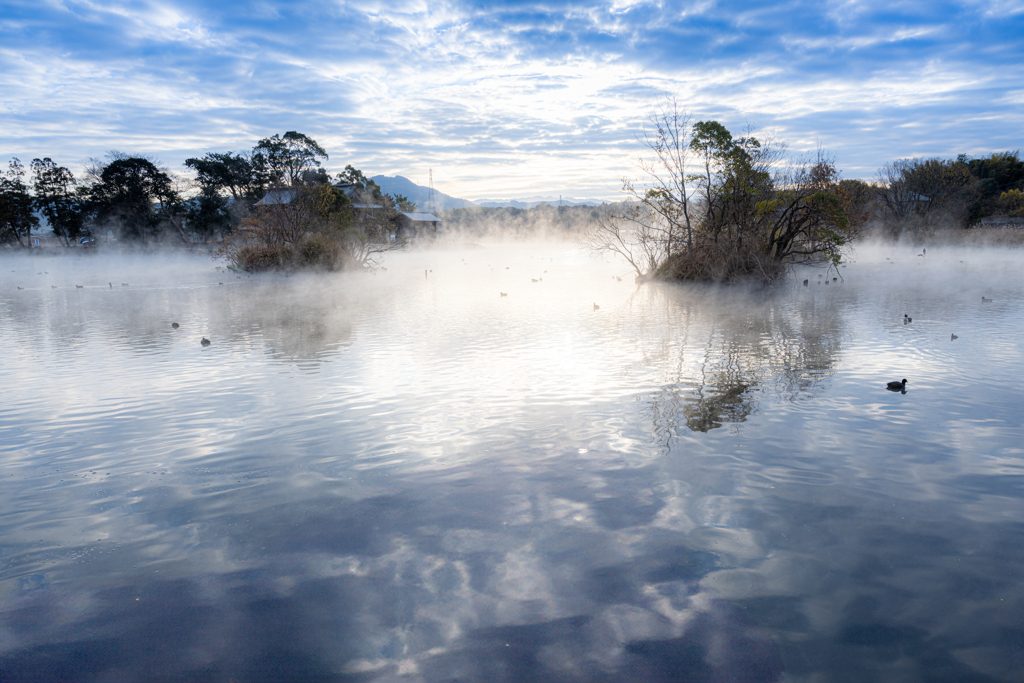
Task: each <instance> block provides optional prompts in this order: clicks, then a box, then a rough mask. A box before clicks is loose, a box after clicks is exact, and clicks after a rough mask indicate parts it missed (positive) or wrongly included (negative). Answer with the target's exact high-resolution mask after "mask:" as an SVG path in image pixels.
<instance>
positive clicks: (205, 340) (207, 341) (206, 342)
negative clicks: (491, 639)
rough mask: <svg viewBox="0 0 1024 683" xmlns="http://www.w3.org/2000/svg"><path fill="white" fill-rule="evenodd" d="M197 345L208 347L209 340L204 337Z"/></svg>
mask: <svg viewBox="0 0 1024 683" xmlns="http://www.w3.org/2000/svg"><path fill="white" fill-rule="evenodd" d="M199 343H200V344H202V345H203V346H209V345H210V340H209V339H207V338H206V337H203V341H201V342H199Z"/></svg>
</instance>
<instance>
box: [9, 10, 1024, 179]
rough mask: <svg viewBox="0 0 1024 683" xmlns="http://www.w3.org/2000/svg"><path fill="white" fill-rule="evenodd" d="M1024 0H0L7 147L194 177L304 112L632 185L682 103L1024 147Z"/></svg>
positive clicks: (326, 125)
mask: <svg viewBox="0 0 1024 683" xmlns="http://www.w3.org/2000/svg"><path fill="white" fill-rule="evenodd" d="M1022 65H1024V0H995V1H993V2H959V3H957V2H942V1H941V0H940V1H937V2H902V1H900V0H885V1H875V0H870V1H864V2H861V1H856V0H853V1H849V2H830V1H827V0H825V1H822V0H790V1H788V2H762V3H743V2H730V1H720V2H719V1H714V0H709V1H706V2H692V3H649V2H631V1H630V0H613V1H612V2H607V3H588V4H576V3H571V2H559V1H557V0H550V1H549V2H501V1H498V2H458V1H455V2H418V1H404V0H396V1H394V2H387V3H384V2H379V0H367V1H360V2H345V1H338V0H335V1H323V0H298V1H296V2H276V1H272V0H267V1H260V2H245V1H239V0H222V1H220V2H216V3H203V2H198V1H192V0H168V1H165V2H152V1H147V0H123V1H122V2H105V1H103V0H82V1H79V0H64V1H60V0H0V162H2V163H6V161H7V159H9V158H10V157H12V156H17V157H20V158H21V160H22V161H23V162H26V163H27V161H28V160H30V159H32V158H34V157H44V156H49V157H52V158H53V159H54V160H55V161H56V162H57V163H60V164H63V165H66V166H69V167H70V168H72V169H73V170H78V169H81V168H82V167H83V165H84V163H85V162H86V160H87V159H88V158H89V157H102V156H103V155H104V154H105V153H106V152H108V151H109V150H120V151H124V152H128V153H138V154H145V155H148V156H150V157H154V158H156V159H158V160H159V161H160V162H161V163H162V164H163V166H164V167H166V168H167V169H168V170H170V171H172V172H175V173H180V174H185V171H186V169H185V168H184V167H183V165H182V164H183V162H184V160H185V159H186V158H188V157H191V156H199V155H202V154H204V153H206V152H211V151H217V152H223V151H229V150H231V151H242V150H247V149H251V148H252V146H253V145H254V144H255V143H256V142H257V141H258V140H259V139H260V138H263V137H267V136H270V135H273V134H275V133H284V132H286V131H290V130H295V131H298V132H301V133H305V134H306V135H309V136H310V137H312V138H314V139H315V140H317V141H318V142H319V143H320V144H321V145H322V146H323V147H324V148H325V149H326V150H327V152H328V153H329V155H330V158H329V159H328V160H326V161H325V162H324V165H325V167H326V168H327V169H328V170H330V171H332V172H333V171H340V170H341V169H343V168H344V167H345V165H346V164H351V165H353V166H355V167H356V168H359V169H360V170H362V171H364V173H366V175H367V176H371V175H377V174H384V175H404V176H406V177H408V178H409V179H411V180H413V181H414V182H417V183H419V184H422V185H426V184H427V182H428V172H429V170H430V169H433V178H434V186H435V187H436V188H437V189H439V190H441V191H443V192H445V193H447V194H449V195H452V196H455V197H461V198H465V199H483V198H501V199H508V198H522V197H528V196H537V195H559V194H562V195H565V196H567V197H568V196H573V197H577V198H583V197H586V198H607V199H615V198H617V197H618V196H620V194H619V190H620V188H621V183H622V179H623V178H638V179H641V180H642V175H641V174H640V172H639V171H638V170H637V168H636V165H635V159H636V157H637V155H638V154H639V153H640V151H641V147H640V145H639V143H638V140H637V136H638V134H639V133H640V131H641V127H642V125H643V124H644V122H645V120H646V118H647V117H648V116H649V115H650V114H651V113H652V112H654V111H656V110H657V108H658V107H659V106H660V105H661V104H663V103H664V102H665V101H666V98H675V99H676V100H677V101H678V103H679V105H680V107H681V108H683V109H684V110H685V111H686V112H688V113H689V114H690V115H691V116H692V117H693V119H694V120H709V119H714V120H717V121H720V122H722V123H723V124H724V125H726V127H728V128H729V129H730V130H732V131H734V132H740V131H742V130H744V129H746V128H747V127H748V126H753V127H754V128H755V129H757V130H759V131H760V134H761V135H770V136H773V137H774V138H775V139H776V140H777V141H779V142H782V143H784V144H785V145H786V146H787V147H788V149H789V150H790V151H791V152H792V153H793V154H794V155H796V156H799V155H801V154H810V153H812V152H813V151H814V150H816V149H818V148H819V147H821V148H824V149H825V150H827V151H828V152H829V153H831V154H832V155H834V156H835V158H836V162H837V165H838V166H839V168H840V169H841V170H842V172H843V176H844V177H847V178H862V179H865V180H870V179H872V178H874V177H875V175H876V173H877V170H878V168H879V167H880V166H882V165H883V164H885V163H888V162H890V161H893V160H895V159H897V158H903V157H931V156H940V157H952V156H956V155H957V154H960V153H965V154H970V155H972V156H981V155H985V154H988V153H991V152H993V151H1003V150H1015V149H1020V148H1024V70H1022V68H1021V67H1022Z"/></svg>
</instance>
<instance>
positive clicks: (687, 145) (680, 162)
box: [587, 101, 851, 281]
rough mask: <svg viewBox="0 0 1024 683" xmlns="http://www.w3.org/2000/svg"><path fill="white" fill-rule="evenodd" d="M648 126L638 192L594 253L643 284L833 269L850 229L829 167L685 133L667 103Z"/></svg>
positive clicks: (695, 131) (598, 237) (707, 132)
mask: <svg viewBox="0 0 1024 683" xmlns="http://www.w3.org/2000/svg"><path fill="white" fill-rule="evenodd" d="M650 122H651V123H652V124H653V128H651V129H645V130H644V134H643V135H642V136H641V137H640V142H641V144H643V146H644V147H646V149H647V150H648V154H647V155H646V156H643V157H641V160H640V162H639V163H638V167H639V168H640V169H641V170H642V171H643V172H644V173H645V175H646V183H645V184H644V185H643V186H637V185H634V184H633V182H631V181H625V182H624V183H623V189H624V190H625V192H626V193H627V194H628V195H629V198H630V201H628V202H627V203H626V205H625V209H624V210H622V211H620V212H618V213H616V214H613V215H612V216H611V217H610V218H608V219H606V220H602V221H599V222H598V223H597V225H596V227H595V228H593V229H592V230H591V231H590V232H589V233H588V235H587V243H588V246H590V247H591V248H592V249H595V250H598V251H612V252H615V253H618V254H619V255H621V256H623V257H624V258H625V259H626V261H627V262H629V263H630V264H631V265H632V266H633V268H634V269H635V270H636V272H637V275H638V276H641V277H643V276H646V275H649V274H651V273H652V272H657V273H658V275H659V276H662V277H667V278H672V279H687V280H712V281H723V280H731V279H734V278H738V277H747V276H756V277H759V278H761V279H763V280H765V281H772V280H774V279H776V278H778V277H779V276H780V275H781V274H783V273H784V272H785V271H786V269H787V268H788V266H789V264H791V263H793V262H796V261H811V262H827V263H831V264H833V265H836V264H838V263H839V259H840V258H841V250H842V247H843V245H844V244H846V242H847V240H848V239H849V236H850V229H851V228H850V222H849V220H848V218H847V216H846V213H845V206H846V204H845V203H844V200H843V195H842V193H841V192H840V190H839V180H840V179H839V174H838V172H837V171H836V168H835V164H834V162H833V161H832V160H831V159H829V158H826V157H825V156H824V155H823V154H822V153H821V152H819V154H818V157H817V159H815V160H814V161H813V162H812V161H807V162H799V163H793V162H790V163H789V164H785V165H780V164H779V162H780V160H782V158H783V152H782V148H781V147H779V146H777V145H775V144H774V143H773V141H772V140H770V139H769V140H767V141H762V140H759V139H757V138H755V137H754V136H753V135H750V134H749V133H748V134H747V135H745V136H743V137H740V138H734V137H733V135H732V133H730V132H729V130H728V129H726V127H725V126H723V125H722V124H721V123H719V122H717V121H698V122H697V123H695V124H692V125H690V119H689V117H687V116H686V115H685V114H683V113H681V112H680V111H679V109H678V106H677V105H676V103H675V101H669V102H668V103H667V104H666V105H665V106H664V107H663V108H662V109H661V110H660V111H659V112H658V113H657V114H656V115H654V116H653V117H651V119H650ZM690 155H692V156H693V160H694V162H695V164H693V166H696V172H694V169H693V167H692V166H691V164H690V163H689V157H690ZM779 166H782V170H779V168H778V167H779Z"/></svg>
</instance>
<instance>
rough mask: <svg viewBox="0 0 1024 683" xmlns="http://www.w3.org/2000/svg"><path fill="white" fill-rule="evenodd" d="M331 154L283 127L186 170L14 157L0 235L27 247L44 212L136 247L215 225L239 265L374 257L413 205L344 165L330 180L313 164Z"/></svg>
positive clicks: (122, 157)
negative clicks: (75, 169)
mask: <svg viewBox="0 0 1024 683" xmlns="http://www.w3.org/2000/svg"><path fill="white" fill-rule="evenodd" d="M327 158H328V155H327V152H326V151H325V150H324V149H323V148H322V147H321V146H320V145H319V144H318V143H317V142H316V141H315V140H313V139H312V138H310V137H308V136H306V135H304V134H302V133H298V132H294V131H289V132H287V133H285V134H284V135H274V136H272V137H269V138H263V139H262V140H260V141H259V142H258V143H257V144H256V145H255V146H254V147H253V149H252V150H251V151H247V152H241V153H237V154H236V153H234V152H210V153H207V154H205V155H204V156H202V157H198V158H189V159H186V161H185V166H186V167H187V168H188V169H189V170H190V171H192V172H193V173H194V178H183V177H180V176H175V175H173V174H171V173H170V172H168V171H167V170H166V169H163V168H160V167H159V165H158V163H157V162H156V161H154V160H153V159H150V158H148V157H144V156H133V155H128V154H123V153H120V152H111V153H109V154H108V155H107V156H106V157H105V158H104V159H102V160H100V159H90V162H89V165H88V167H87V169H86V172H85V173H84V176H83V177H82V178H75V176H74V174H73V173H72V172H71V171H70V170H69V169H68V168H66V167H64V166H60V165H58V164H57V163H55V162H54V161H53V160H52V159H51V158H49V157H45V158H42V159H38V158H37V159H33V160H32V162H31V164H30V167H29V169H26V168H25V167H24V165H23V164H22V163H21V161H20V160H19V159H13V160H12V161H11V162H10V164H9V167H8V171H7V172H6V173H5V174H4V175H3V176H2V177H0V244H6V245H10V246H15V247H17V246H21V247H27V246H29V241H30V238H31V231H32V229H33V228H37V227H38V226H39V224H40V216H42V217H45V219H46V222H47V223H48V224H49V227H50V228H51V229H52V231H53V234H54V235H55V236H56V237H57V239H59V240H60V243H61V244H63V245H64V246H72V245H74V244H80V243H86V244H89V243H91V242H93V241H94V239H95V237H97V236H103V235H104V234H107V235H110V236H111V237H113V238H114V239H116V240H118V241H120V242H122V243H126V244H129V245H138V246H143V247H144V246H150V245H155V244H159V243H166V242H167V241H177V242H179V243H181V244H184V245H193V244H196V243H202V242H206V241H208V240H210V239H212V238H214V237H215V236H217V237H219V238H220V242H219V243H220V249H219V253H220V254H222V255H224V256H226V257H227V258H228V259H229V260H230V261H232V262H233V263H234V264H235V265H236V266H237V267H239V268H244V269H247V270H262V269H267V268H287V267H314V268H324V269H334V268H338V267H343V266H345V265H374V264H375V263H376V259H377V257H378V255H379V254H380V253H382V252H384V251H388V250H390V249H394V248H396V247H400V246H402V244H403V239H402V237H401V235H396V229H395V219H396V218H397V216H398V214H399V212H400V211H415V210H416V205H415V204H414V203H412V202H410V201H409V200H408V199H407V198H406V197H404V196H401V195H397V196H394V197H392V196H389V195H386V194H384V193H383V192H381V190H380V188H379V187H378V186H377V185H376V183H374V182H373V181H372V180H369V179H367V178H366V176H365V175H364V174H363V173H362V172H361V171H359V170H358V169H356V168H353V167H352V166H351V165H349V166H346V168H345V170H344V171H343V172H342V173H339V174H337V175H336V176H335V178H333V179H332V178H331V177H330V176H329V175H328V173H327V172H326V171H325V170H324V169H323V168H322V167H321V160H323V159H327Z"/></svg>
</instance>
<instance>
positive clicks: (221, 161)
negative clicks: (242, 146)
mask: <svg viewBox="0 0 1024 683" xmlns="http://www.w3.org/2000/svg"><path fill="white" fill-rule="evenodd" d="M254 158H255V157H254V155H253V154H234V153H232V152H224V153H218V152H209V153H207V154H205V155H204V156H202V157H199V158H195V157H193V158H189V159H186V160H185V166H187V167H188V168H190V169H192V170H193V171H195V173H196V183H197V184H198V185H199V187H200V188H201V189H202V191H203V192H204V193H206V194H221V193H224V192H226V193H228V194H230V195H231V196H232V197H233V198H234V200H235V201H236V202H243V201H247V202H249V203H252V202H255V201H257V200H258V199H259V198H260V197H262V196H263V195H264V194H266V191H267V187H268V186H269V185H270V181H271V177H270V172H269V171H268V170H267V169H266V167H265V165H263V164H262V163H261V161H262V160H260V161H254Z"/></svg>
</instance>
